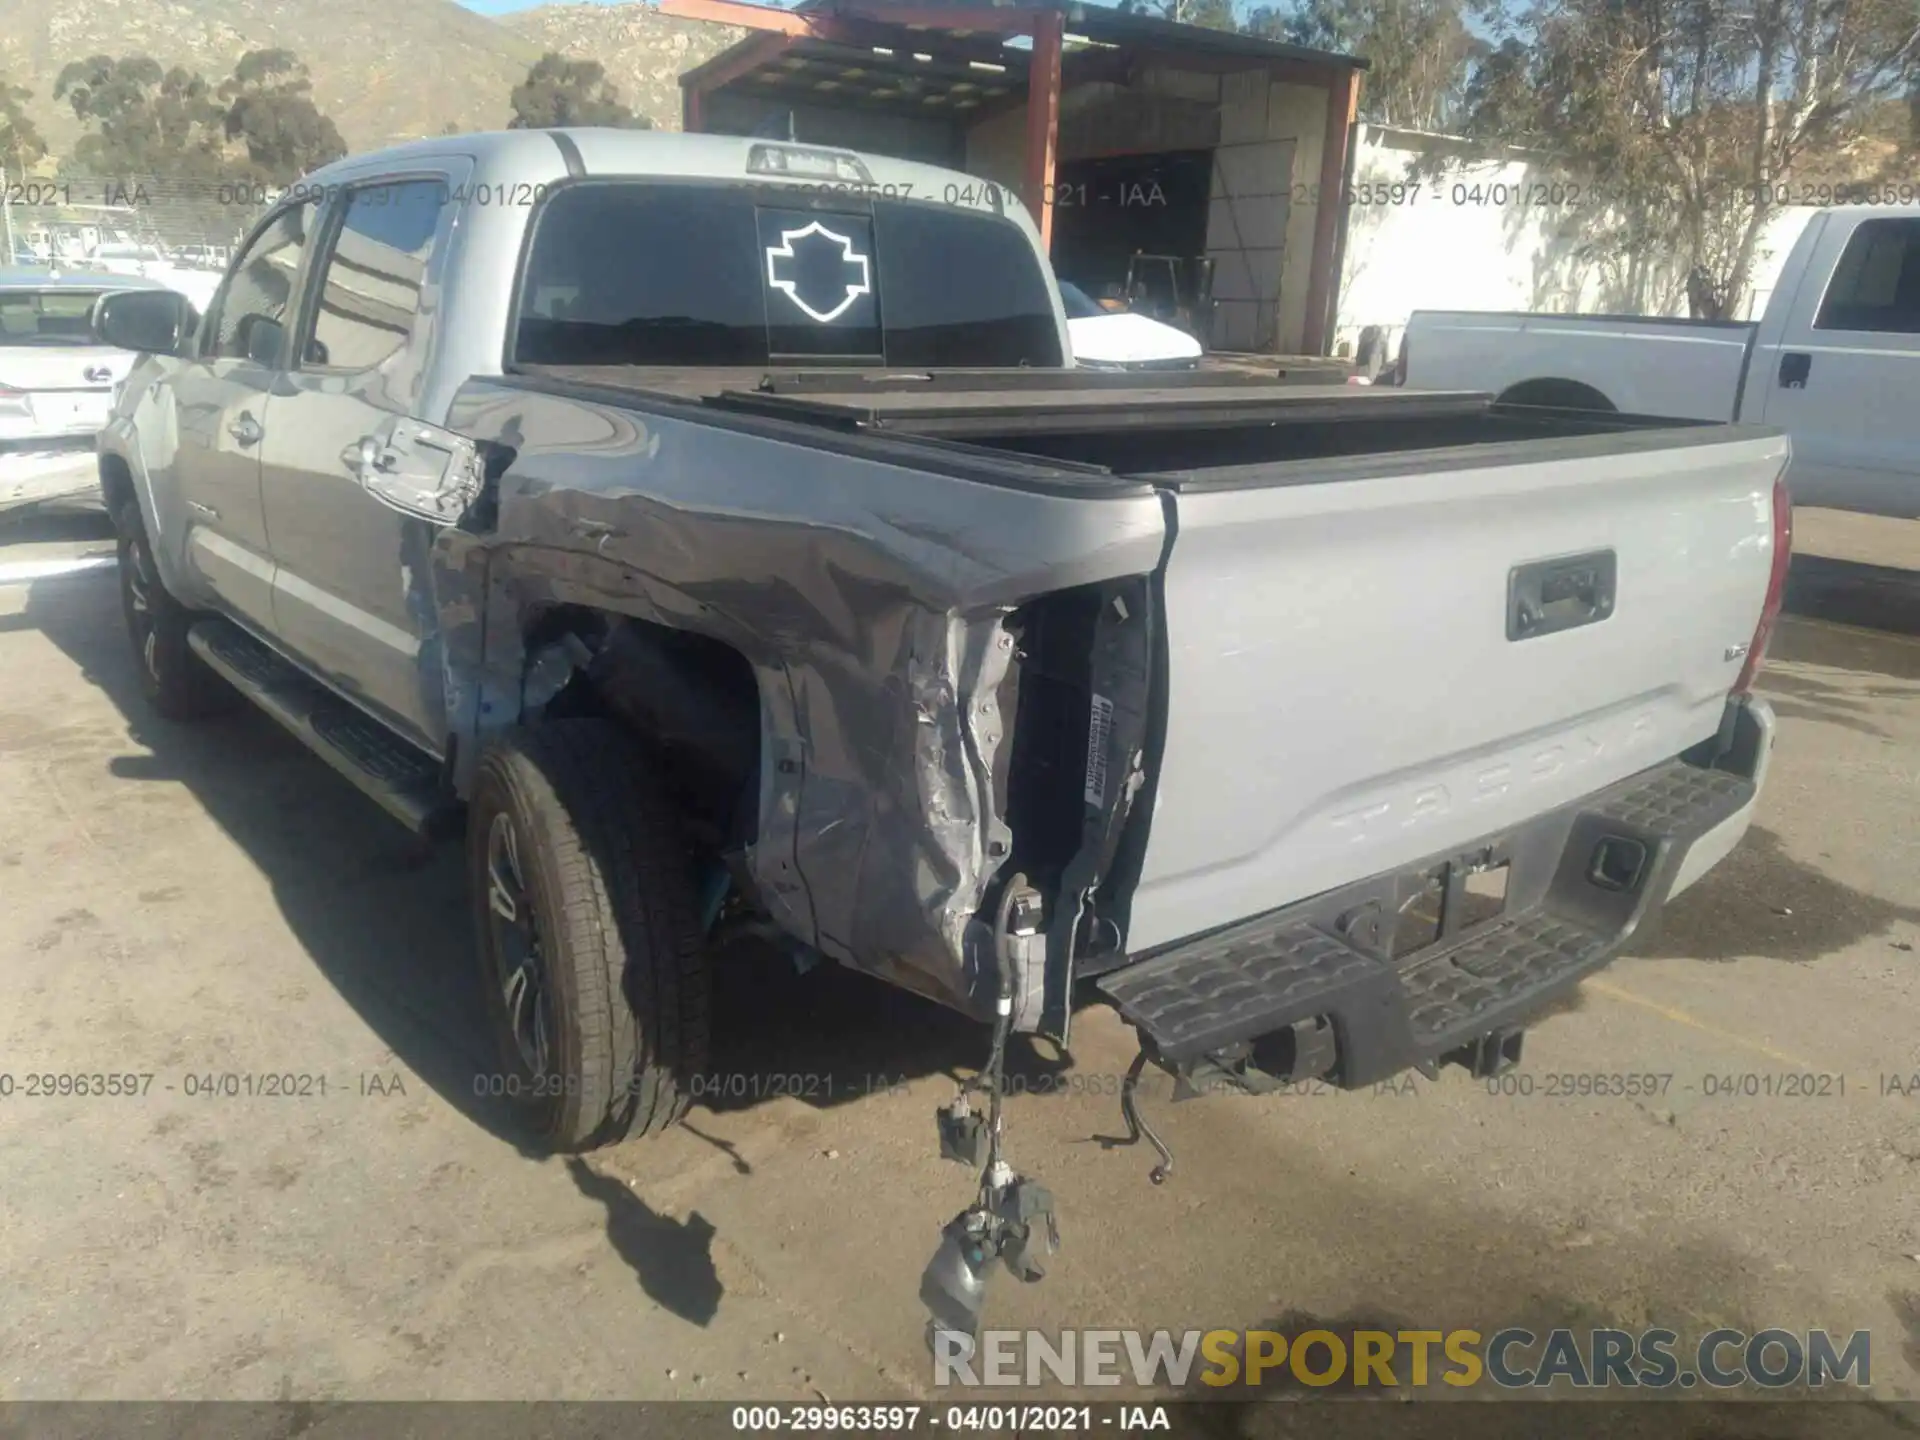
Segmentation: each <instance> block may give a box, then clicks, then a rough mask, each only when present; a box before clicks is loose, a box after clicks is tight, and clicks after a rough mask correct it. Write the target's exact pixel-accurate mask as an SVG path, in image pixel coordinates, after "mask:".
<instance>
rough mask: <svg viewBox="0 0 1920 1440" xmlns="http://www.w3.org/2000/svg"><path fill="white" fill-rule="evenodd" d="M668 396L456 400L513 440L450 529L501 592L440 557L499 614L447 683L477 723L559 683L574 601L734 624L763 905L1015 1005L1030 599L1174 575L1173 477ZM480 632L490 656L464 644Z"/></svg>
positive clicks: (873, 966) (914, 977) (506, 717)
mask: <svg viewBox="0 0 1920 1440" xmlns="http://www.w3.org/2000/svg"><path fill="white" fill-rule="evenodd" d="M646 406H647V402H646V401H643V400H639V399H636V400H635V401H634V402H633V403H632V404H631V405H629V404H625V403H621V404H610V403H602V402H599V401H597V400H586V399H576V398H572V397H570V396H567V395H561V394H554V393H539V392H535V391H530V390H526V389H521V388H518V387H516V386H515V385H514V384H513V382H511V381H501V382H484V381H476V382H474V383H473V384H471V385H470V386H469V387H468V388H467V390H465V391H463V392H462V394H461V396H460V398H459V399H458V400H457V401H456V403H455V406H454V410H453V413H452V414H451V415H450V416H449V417H448V424H449V425H450V426H451V427H452V428H454V429H456V430H458V431H460V432H461V433H463V434H466V435H469V436H472V437H474V438H475V439H478V440H500V441H502V443H505V444H510V445H511V446H512V448H513V450H514V452H515V459H514V462H513V464H512V466H511V467H510V468H509V469H508V470H507V472H506V474H505V475H504V476H503V477H502V478H501V479H500V481H499V483H498V491H497V497H496V501H495V505H496V510H495V514H494V515H493V517H492V521H493V523H492V526H491V529H490V532H489V533H487V534H485V535H484V536H475V537H472V539H471V541H469V540H468V538H467V537H464V536H462V537H460V538H458V539H453V540H450V541H449V542H447V543H448V545H449V546H450V547H451V548H457V547H459V546H460V545H463V544H467V543H473V544H477V545H479V546H482V547H484V549H485V551H486V559H485V564H484V567H483V568H484V573H485V584H484V600H483V599H482V597H481V594H480V593H479V592H478V591H477V590H475V589H473V588H470V587H471V586H472V583H473V579H474V576H475V574H476V570H477V568H480V567H476V565H475V564H474V562H473V561H472V559H471V558H469V559H468V560H467V562H466V563H465V565H464V566H463V567H462V568H461V569H460V571H459V574H460V577H461V578H460V579H459V580H458V581H457V582H455V583H453V584H452V585H451V586H449V585H448V584H447V583H446V582H447V581H448V580H449V579H450V578H451V568H452V567H448V568H447V569H444V570H442V571H441V572H440V573H439V574H437V576H436V579H437V580H439V581H440V582H441V583H442V589H441V599H442V603H443V604H451V605H454V606H456V607H461V609H460V613H461V614H462V616H466V615H467V614H469V613H470V611H471V610H472V609H473V608H474V607H475V606H476V605H481V606H483V608H484V610H485V619H484V634H485V638H484V647H483V648H484V660H483V661H482V662H481V663H480V664H479V665H478V667H477V670H476V673H472V674H468V673H462V674H460V675H457V676H455V675H452V674H450V676H449V684H450V685H451V686H455V687H457V688H458V689H459V691H460V693H461V694H462V695H463V696H478V697H479V699H478V701H477V702H473V701H465V702H463V703H462V704H459V705H456V704H455V703H453V702H452V701H450V702H449V706H448V710H449V714H450V715H454V714H460V715H464V716H468V717H470V718H471V720H472V722H473V723H474V725H475V726H476V729H477V732H478V734H477V735H476V738H478V735H480V734H484V733H485V732H486V731H487V730H489V729H492V728H494V727H497V726H499V725H503V724H511V723H513V722H514V721H515V720H516V719H517V718H518V715H517V711H518V708H519V706H520V705H521V704H522V703H531V701H532V699H533V698H534V697H536V696H538V697H545V698H550V695H551V694H552V693H554V691H555V681H556V679H561V678H562V677H560V675H559V671H560V669H561V668H562V667H563V665H564V664H565V661H564V657H562V656H560V655H559V654H558V653H556V652H549V653H548V654H546V655H544V656H540V657H538V658H536V657H534V656H530V655H528V654H527V653H526V652H525V648H524V646H523V645H522V643H521V641H522V637H524V636H525V635H526V634H527V633H528V631H529V627H530V626H531V625H532V624H533V623H534V622H535V620H536V619H537V617H538V616H539V614H540V613H541V612H542V611H543V609H545V608H547V607H551V606H554V605H578V606H586V607H590V608H593V609H596V610H601V611H605V612H609V613H612V614H617V615H623V616H631V617H634V618H636V619H639V620H644V621H648V622H651V623H654V624H660V625H665V626H669V627H672V628H675V629H682V630H688V631H692V632H695V633H698V634H702V635H706V636H709V637H711V638H713V639H716V640H719V641H721V642H723V643H725V644H726V645H728V646H730V647H732V648H733V649H734V650H736V651H738V652H739V654H740V655H742V656H743V657H745V659H746V660H747V662H748V664H749V665H750V666H751V667H752V670H753V673H754V676H755V680H756V683H757V686H758V691H759V704H760V728H761V746H762V754H761V764H760V800H759V824H758V828H757V833H756V834H755V837H754V840H753V843H752V845H751V847H750V849H749V862H750V869H751V874H752V880H753V882H754V885H755V886H756V888H757V890H758V892H759V898H760V901H761V903H762V904H763V905H764V907H765V908H766V909H767V911H768V912H769V914H770V915H771V916H772V917H773V919H774V920H775V921H776V923H778V924H779V925H780V926H781V927H782V928H783V929H785V930H787V931H788V932H789V933H791V934H793V935H794V936H795V937H797V938H799V939H801V940H803V941H804V942H806V943H808V944H810V945H813V946H815V947H816V948H818V949H819V950H820V951H822V952H824V953H825V954H828V955H830V956H833V957H834V958H836V959H839V960H842V961H844V962H846V963H848V964H850V965H853V966H856V967H858V968H860V969H863V970H868V971H871V972H874V973H876V974H879V975H881V976H883V977H884V978H887V979H890V980H892V981H894V982H895V983H898V984H901V985H903V986H905V987H906V988H909V989H913V990H916V991H919V992H921V993H923V994H928V995H931V996H934V997H935V998H938V999H941V1000H943V1001H946V1002H947V1003H950V1004H954V1005H956V1006H958V1007H960V1008H962V1009H964V1010H967V1011H968V1012H970V1013H974V1014H986V1013H988V1012H990V1010H991V1007H992V996H993V994H994V991H995V987H996V983H997V981H996V976H995V961H994V958H993V947H992V943H991V939H990V937H988V936H987V935H986V933H985V928H984V927H982V926H979V925H977V924H975V925H971V927H970V922H973V921H974V920H975V917H976V914H977V912H978V911H979V909H980V907H981V903H982V897H983V895H984V894H985V892H986V889H987V886H988V884H989V882H990V881H991V880H992V879H993V877H994V875H995V873H996V871H997V870H998V869H999V867H1000V865H1001V864H1002V862H1003V861H1004V860H1005V859H1006V857H1007V855H1008V853H1009V850H1010V847H1011V844H1012V838H1013V837H1012V836H1011V834H1010V832H1009V831H1008V830H1007V826H1006V823H1005V819H1004V816H1003V815H1001V814H1000V813H999V808H998V807H997V806H996V804H995V801H994V793H995V792H994V776H995V773H996V769H999V770H1001V771H1002V772H1004V767H1005V765H1006V758H1007V753H1008V748H1009V745H1010V738H1011V737H1010V732H1011V729H1012V724H1013V717H1012V716H1011V715H1009V714H1005V713H1003V711H1002V704H1003V700H1002V692H1003V689H1004V688H1005V682H1006V681H1007V679H1008V677H1009V674H1010V672H1011V671H1012V670H1013V668H1014V667H1015V666H1016V664H1017V658H1016V652H1015V647H1014V644H1013V640H1012V636H1011V635H1010V634H1009V632H1008V630H1007V627H1006V620H1007V616H1008V615H1009V614H1010V613H1011V612H1012V611H1013V609H1014V608H1015V607H1016V606H1018V605H1020V604H1021V603H1023V602H1025V601H1027V600H1030V599H1033V598H1035V597H1037V596H1041V595H1045V594H1048V593H1051V592H1053V591H1056V590H1062V589H1066V588H1069V587H1073V586H1078V585H1085V584H1090V583H1093V582H1095V581H1100V580H1105V579H1109V578H1113V577H1119V576H1128V575H1143V574H1146V573H1148V572H1150V571H1151V570H1152V569H1153V568H1154V566H1155V565H1156V564H1157V562H1158V560H1159V558H1160V553H1161V550H1162V546H1163V542H1164V539H1165V528H1164V519H1163V515H1162V510H1161V505H1160V501H1159V499H1158V497H1157V496H1156V495H1155V494H1154V492H1153V491H1152V490H1151V489H1150V488H1148V487H1145V486H1136V485H1131V484H1128V483H1125V482H1113V481H1109V480H1107V479H1106V478H1105V477H1097V476H1096V477H1091V479H1089V480H1088V481H1087V482H1086V488H1085V490H1084V492H1082V493H1075V491H1074V489H1073V483H1074V482H1073V477H1071V476H1069V477H1067V479H1066V480H1064V481H1062V482H1061V483H1060V484H1058V485H1056V486H1053V487H1051V488H1050V489H1049V488H1046V487H1041V488H1033V489H1022V488H1014V487H1013V486H1012V485H1006V484H991V483H985V482H983V481H981V480H978V479H970V478H966V477H965V476H963V475H959V474H953V473H935V472H934V470H933V469H932V468H931V466H932V465H934V464H938V463H939V461H940V456H939V454H938V452H937V451H930V452H925V453H928V454H930V455H931V457H932V459H931V461H929V462H923V463H927V464H928V465H929V468H920V466H918V465H913V464H910V463H909V462H910V461H911V460H913V459H915V458H917V456H918V454H919V453H921V452H917V451H916V450H915V449H913V448H911V447H905V446H903V447H898V457H899V458H897V459H896V458H892V457H890V456H887V455H886V452H885V450H884V448H883V447H873V448H874V449H875V450H876V451H878V452H879V458H869V456H868V455H867V454H864V453H848V452H849V448H850V447H848V446H846V445H845V444H841V445H839V446H837V447H835V448H831V449H830V448H825V447H824V446H816V445H813V444H807V443H796V440H798V439H803V438H805V432H800V431H796V430H792V429H788V428H786V427H779V426H768V425H766V424H764V423H746V424H742V423H738V422H732V423H730V422H727V421H725V420H719V421H716V422H714V423H707V422H705V420H704V419H695V418H693V417H692V416H690V415H688V414H687V412H686V409H685V407H679V406H671V405H659V406H657V407H655V408H653V409H649V408H645V407H646ZM769 432H771V434H770V433H769ZM773 436H779V437H782V438H772V437H773ZM785 436H793V437H795V438H794V439H788V438H784V437H785ZM944 468H945V469H947V470H949V471H950V470H952V469H954V468H955V466H954V464H953V462H952V461H951V460H948V461H947V462H946V464H945V467H944ZM451 618H452V613H451V612H449V619H451ZM456 650H458V651H459V653H461V654H463V655H467V656H469V657H471V648H470V647H469V646H462V647H456V646H453V645H451V644H449V645H448V646H446V647H445V650H444V653H446V654H447V655H449V656H451V655H453V654H455V653H456ZM530 667H531V668H532V675H531V676H529V668H530ZM549 670H552V671H553V672H554V673H552V674H549V673H547V672H548V671H549ZM509 696H511V697H512V699H511V700H510V701H509V699H508V697H509ZM523 696H524V697H525V698H524V699H523ZM469 748H473V749H477V746H472V747H469ZM461 768H464V767H461Z"/></svg>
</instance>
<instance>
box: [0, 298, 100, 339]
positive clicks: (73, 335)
mask: <svg viewBox="0 0 1920 1440" xmlns="http://www.w3.org/2000/svg"><path fill="white" fill-rule="evenodd" d="M99 298H100V292H99V291H97V290H0V345H85V344H89V343H90V337H91V332H90V330H89V329H88V326H87V318H88V316H90V315H91V314H92V313H93V302H94V301H95V300H98V299H99Z"/></svg>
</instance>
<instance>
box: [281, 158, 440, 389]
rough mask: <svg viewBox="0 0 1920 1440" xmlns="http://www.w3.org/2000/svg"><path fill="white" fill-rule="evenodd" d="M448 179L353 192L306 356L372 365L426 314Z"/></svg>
mask: <svg viewBox="0 0 1920 1440" xmlns="http://www.w3.org/2000/svg"><path fill="white" fill-rule="evenodd" d="M446 199H447V186H446V184H445V182H443V181H440V180H404V181H395V182H392V183H385V184H378V185H372V186H369V187H367V188H366V189H363V190H356V191H354V192H352V194H351V196H350V198H349V203H348V205H347V213H346V215H345V217H344V218H343V219H342V221H341V224H340V233H339V236H338V238H336V239H335V241H334V242H333V249H332V251H331V253H330V254H328V256H327V258H326V262H325V264H326V268H325V270H324V272H323V283H322V286H321V290H320V304H319V307H318V309H317V310H316V312H315V314H314V318H313V334H312V336H311V337H310V338H309V339H308V341H307V343H306V347H305V354H304V355H303V357H302V363H303V364H305V365H307V366H317V367H321V368H324V369H328V370H371V369H373V368H374V367H375V366H376V365H379V364H380V363H382V362H383V361H385V360H387V359H388V358H389V357H391V356H392V355H393V354H395V353H396V352H397V351H399V350H400V349H401V348H402V347H403V346H405V345H406V343H407V340H408V337H409V336H411V335H412V333H413V321H414V317H415V316H416V315H418V314H419V313H420V288H421V286H422V285H423V284H424V283H425V282H426V275H427V264H428V262H429V261H430V260H431V259H432V258H433V240H434V236H435V234H437V233H438V231H439V229H440V211H441V207H442V203H443V202H444V201H445V200H446Z"/></svg>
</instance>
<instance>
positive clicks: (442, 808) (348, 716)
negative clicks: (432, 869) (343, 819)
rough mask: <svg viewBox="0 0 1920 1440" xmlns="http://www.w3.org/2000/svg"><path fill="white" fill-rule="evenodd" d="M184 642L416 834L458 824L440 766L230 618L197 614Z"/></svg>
mask: <svg viewBox="0 0 1920 1440" xmlns="http://www.w3.org/2000/svg"><path fill="white" fill-rule="evenodd" d="M187 643H188V644H189V645H191V646H192V647H193V650H194V653H195V654H196V655H198V656H199V657H200V658H201V659H202V660H204V661H205V662H206V663H207V664H208V666H210V667H211V668H212V669H213V670H214V671H215V673H217V674H218V675H220V676H221V677H222V678H223V679H225V680H226V681H227V683H229V684H230V685H232V686H233V688H234V689H236V690H238V691H239V692H240V693H241V694H242V695H244V696H246V697H247V699H249V700H251V701H252V702H253V703H254V704H255V705H258V706H259V707H260V708H261V709H262V710H264V711H266V712H267V714H269V715H271V716H272V717H273V718H274V719H275V720H278V721H279V722H280V723H281V724H282V725H283V726H285V727H286V728H287V729H288V730H289V731H290V732H292V734H293V737H294V738H295V739H296V740H298V741H299V742H300V743H301V744H302V745H305V746H306V747H307V748H308V749H309V750H311V751H313V753H314V754H316V755H318V756H319V757H320V758H321V759H322V760H324V761H326V762H327V764H329V765H331V766H332V767H333V768H334V769H335V770H337V771H339V772H340V773H341V774H342V775H344V776H346V778H347V779H349V780H351V781H352V782H353V783H354V784H355V785H356V786H358V787H359V788H360V789H361V790H363V791H364V792H366V794H367V795H368V796H370V797H371V798H372V799H373V800H374V801H375V802H376V803H377V804H378V805H379V806H380V807H381V808H382V809H383V810H385V811H386V812H387V813H388V814H390V815H392V816H393V817H394V818H395V819H397V820H399V821H400V823H401V824H403V825H405V826H406V827H407V828H408V829H409V830H411V831H413V832H414V833H415V834H416V835H421V836H425V837H427V838H429V839H439V838H441V837H442V836H444V835H447V834H449V833H451V832H452V831H453V830H454V829H456V828H457V827H458V820H459V807H458V806H457V805H455V804H453V803H452V802H451V801H450V800H449V799H448V797H447V796H446V794H445V791H444V789H443V787H442V786H441V783H440V766H439V764H438V763H437V762H436V761H435V760H434V759H433V757H432V756H430V755H428V754H427V753H426V752H425V751H422V750H418V749H416V748H415V747H413V746H412V745H409V744H408V743H407V742H406V741H404V740H402V739H400V738H399V737H398V736H397V735H395V734H393V732H392V731H390V730H388V729H387V728H386V727H385V726H384V725H382V724H380V723H379V722H378V721H377V720H374V719H373V718H371V717H370V716H368V715H366V714H364V713H362V712H361V711H360V710H359V709H357V708H356V707H354V706H353V705H351V704H349V703H348V702H347V701H345V700H342V699H340V698H339V696H337V695H335V694H333V692H331V691H330V690H328V689H327V688H326V687H325V686H324V685H321V684H320V683H319V682H318V681H316V680H314V679H312V678H311V677H309V676H308V675H307V674H306V673H305V672H304V671H302V670H301V669H300V667H299V666H297V665H295V664H293V663H292V662H291V661H289V660H286V659H284V658H282V657H281V656H280V655H278V654H276V653H275V652H274V651H273V650H272V649H271V648H270V647H268V646H266V645H264V644H262V643H261V642H260V641H258V640H256V639H254V638H253V636H251V635H249V634H247V632H246V631H244V630H242V629H241V628H240V627H239V626H237V625H235V624H233V623H232V622H231V621H227V620H219V619H209V620H201V621H198V622H197V623H196V624H195V625H194V626H193V628H192V629H191V630H189V631H188V632H187Z"/></svg>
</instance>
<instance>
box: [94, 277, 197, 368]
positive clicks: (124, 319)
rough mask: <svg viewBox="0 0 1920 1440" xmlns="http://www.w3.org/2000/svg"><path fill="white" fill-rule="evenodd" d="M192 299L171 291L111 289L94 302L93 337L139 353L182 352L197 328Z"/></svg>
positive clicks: (103, 343) (106, 343)
mask: <svg viewBox="0 0 1920 1440" xmlns="http://www.w3.org/2000/svg"><path fill="white" fill-rule="evenodd" d="M199 325H200V316H199V314H198V312H196V311H195V310H194V308H193V302H192V301H191V300H189V299H187V297H186V296H184V295H180V294H177V293H175V292H174V291H172V290H112V291H108V292H107V293H106V294H105V295H102V296H101V297H100V298H99V299H98V300H96V301H94V302H93V313H92V315H91V316H90V317H89V319H88V329H89V330H90V331H91V332H92V336H93V339H94V340H95V341H96V342H98V343H99V344H102V345H111V346H112V347H113V348H114V349H116V350H132V351H134V352H135V353H136V354H140V355H179V354H182V353H184V351H185V350H186V347H187V345H188V343H189V342H190V341H191V340H192V339H193V334H194V331H195V330H197V329H198V328H199Z"/></svg>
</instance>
